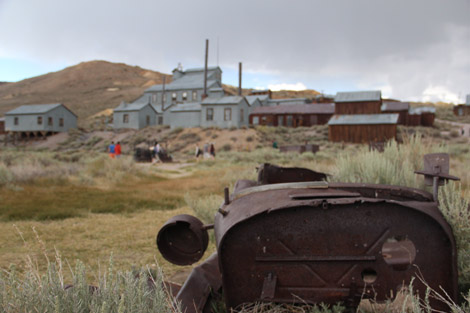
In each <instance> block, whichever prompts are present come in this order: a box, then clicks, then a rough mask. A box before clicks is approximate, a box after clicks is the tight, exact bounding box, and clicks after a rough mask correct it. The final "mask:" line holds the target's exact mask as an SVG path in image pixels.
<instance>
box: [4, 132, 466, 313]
mask: <svg viewBox="0 0 470 313" xmlns="http://www.w3.org/2000/svg"><path fill="white" fill-rule="evenodd" d="M413 131H414V130H413ZM202 132H205V133H207V130H201V133H200V136H202V135H201V134H202ZM185 133H188V132H182V131H181V132H179V133H178V134H176V135H178V136H180V135H182V134H185ZM194 133H195V132H194ZM400 133H401V134H400V137H401V140H403V142H404V143H403V144H401V145H396V144H395V143H391V144H390V145H389V146H388V147H387V149H386V151H385V152H384V153H378V152H374V151H372V152H369V151H368V148H367V147H364V146H360V145H342V144H332V143H328V142H327V141H326V140H325V133H324V128H312V129H297V130H289V129H284V128H279V129H274V128H269V127H262V128H259V129H257V130H256V135H255V136H256V142H263V143H264V144H263V145H261V144H259V143H258V144H257V145H258V147H257V148H256V149H252V151H243V150H244V149H241V150H242V151H234V150H232V149H228V151H225V152H223V151H221V152H219V153H218V155H217V158H216V159H215V160H206V161H201V162H195V160H193V159H191V158H190V157H189V155H190V153H187V152H184V151H182V154H181V158H183V157H186V160H185V161H184V163H179V164H176V165H174V166H173V167H165V166H162V165H149V164H135V163H134V162H133V161H132V160H131V159H130V157H123V158H121V159H119V160H110V159H109V158H108V157H107V156H106V155H104V154H100V153H97V152H93V153H90V152H88V153H87V154H86V155H85V154H83V155H82V154H80V151H75V152H73V153H68V154H65V153H61V152H57V151H56V152H48V151H27V150H26V151H23V150H22V151H17V150H7V151H2V152H1V153H0V232H1V233H2V236H0V268H3V269H5V270H7V269H8V268H10V266H11V264H15V267H16V269H17V270H18V271H19V273H24V272H28V271H29V270H30V269H31V264H34V267H35V270H36V271H37V272H38V273H45V272H46V271H47V270H48V267H50V264H51V262H50V260H54V259H55V255H56V251H58V252H59V253H60V255H61V259H62V260H63V262H64V264H70V265H71V267H72V268H74V267H75V264H76V262H77V260H80V261H82V262H83V264H84V265H83V266H84V267H85V268H86V277H87V280H88V281H89V282H90V283H94V284H96V285H99V284H100V283H101V282H100V280H101V279H100V277H101V276H100V273H102V272H103V270H104V269H106V268H107V267H108V264H109V258H110V256H111V255H112V257H113V266H114V268H115V269H116V270H118V271H123V274H122V275H124V276H125V275H126V274H125V273H126V271H129V270H130V269H131V268H136V269H140V268H142V267H144V266H148V268H149V269H151V270H158V269H160V268H161V269H162V270H163V272H164V274H165V277H171V276H173V275H174V274H175V273H177V272H179V271H187V270H189V269H190V268H191V267H176V266H174V265H171V264H170V263H168V262H166V261H165V260H163V259H162V257H161V256H160V254H159V253H158V251H157V249H156V246H155V236H156V233H157V231H158V229H159V228H160V227H161V226H162V225H163V223H164V222H165V221H166V220H167V219H168V218H170V217H171V216H173V215H176V214H182V213H187V214H193V215H196V216H198V217H199V218H201V219H202V220H204V221H205V222H207V223H209V222H210V220H211V217H212V216H213V215H214V212H215V210H216V209H217V207H218V205H219V204H220V202H221V199H222V198H221V196H222V195H223V188H224V187H225V186H229V187H230V188H231V189H232V188H233V184H234V183H235V181H236V180H238V179H243V178H245V179H246V178H248V179H254V178H255V177H256V171H255V167H256V166H257V165H258V164H260V163H264V162H269V163H273V164H279V165H284V166H300V167H307V168H311V169H314V170H317V171H322V172H326V173H329V174H330V175H331V176H330V177H331V178H330V180H332V181H362V182H372V183H385V184H387V183H389V184H401V185H407V186H412V187H419V188H423V179H422V177H420V176H417V175H415V174H413V171H414V170H416V169H421V168H422V156H423V154H425V153H429V152H448V153H450V155H451V174H454V175H457V176H459V177H461V178H462V182H461V183H460V184H457V185H452V186H449V187H448V188H450V189H448V190H447V191H446V192H447V193H448V194H449V196H448V197H446V199H453V200H452V202H451V203H450V205H447V206H446V208H448V209H447V211H446V212H447V213H446V212H445V214H446V216H447V217H448V218H449V219H451V221H450V222H451V225H452V226H453V227H454V231H455V232H456V236H458V240H457V241H458V243H459V249H460V251H463V252H462V253H460V259H459V266H460V268H459V269H460V279H461V282H465V283H468V282H470V266H469V265H468V264H470V255H469V254H468V252H467V253H465V251H468V250H469V249H470V245H469V242H470V241H469V240H468V238H470V226H469V223H470V222H469V220H468V218H467V217H468V216H467V217H465V216H462V212H461V211H459V210H462V208H464V207H466V205H468V203H466V202H463V203H460V202H458V201H460V200H459V199H462V198H461V197H462V196H463V197H464V198H466V199H468V198H470V197H469V195H470V193H469V192H470V176H469V175H470V174H468V173H469V171H468V169H469V168H468V167H469V164H470V156H469V153H468V148H467V145H468V143H467V142H466V143H465V144H464V143H463V141H462V139H461V138H458V137H455V138H454V137H450V138H444V137H442V136H441V134H440V132H439V130H437V131H436V129H424V130H423V136H424V137H423V138H422V139H421V137H419V138H418V137H413V136H411V137H410V136H409V135H408V134H409V133H411V131H410V130H409V129H406V128H403V129H401V131H400ZM214 134H217V132H216V130H212V131H211V134H210V136H214ZM176 135H175V136H176ZM250 136H252V135H250ZM192 137H193V136H188V135H186V138H192ZM175 138H176V137H175ZM293 138H295V141H296V142H303V141H304V140H309V141H311V142H319V143H320V144H321V145H322V147H321V150H320V152H318V153H317V154H311V153H305V154H302V155H298V154H281V153H280V152H279V151H277V150H273V149H271V148H269V146H270V143H271V142H272V141H274V140H275V141H278V142H279V143H280V144H282V143H289V142H292V141H293ZM245 140H246V139H245ZM248 141H249V142H251V141H252V140H248ZM232 143H233V141H232ZM70 156H72V157H70ZM426 188H429V187H426ZM451 195H452V197H453V198H452V197H451ZM455 203H460V206H459V207H458V209H457V210H456V209H454V208H455V207H457V206H456V205H455ZM442 206H443V207H444V205H442ZM466 218H467V219H466ZM213 251H214V245H213V243H210V244H209V249H208V251H207V252H206V254H207V255H208V254H209V253H212V252H213ZM204 258H205V257H203V259H204ZM48 259H49V262H48ZM31 260H32V261H31ZM63 277H64V278H63V279H64V280H65V281H73V279H74V275H73V274H72V273H71V272H70V271H64V273H63ZM0 285H1V284H0ZM0 287H1V286H0ZM0 289H1V288H0ZM64 301H65V300H64ZM113 301H114V300H113ZM116 301H117V300H116ZM64 303H65V302H64ZM115 305H117V306H119V301H118V303H117V304H115ZM111 311H112V310H111ZM252 311H255V310H252ZM11 312H14V311H11ZM257 312H258V311H257ZM259 312H261V311H259ZM319 312H320V311H319ZM325 312H327V311H325ZM413 312H415V311H413ZM416 312H418V311H416ZM457 312H458V311H457ZM462 312H463V311H462Z"/></svg>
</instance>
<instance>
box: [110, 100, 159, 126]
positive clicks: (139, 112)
mask: <svg viewBox="0 0 470 313" xmlns="http://www.w3.org/2000/svg"><path fill="white" fill-rule="evenodd" d="M162 123H163V118H162V115H161V114H159V113H158V112H157V110H156V109H155V107H154V106H153V105H151V104H150V100H149V98H148V97H147V96H142V97H141V98H139V99H137V100H136V101H134V102H133V103H126V102H124V101H122V102H121V104H120V105H119V106H118V107H117V108H115V109H114V113H113V125H114V128H115V129H122V128H133V129H142V128H145V127H147V126H153V125H157V124H162Z"/></svg>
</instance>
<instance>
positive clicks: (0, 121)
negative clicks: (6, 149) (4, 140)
mask: <svg viewBox="0 0 470 313" xmlns="http://www.w3.org/2000/svg"><path fill="white" fill-rule="evenodd" d="M4 133H5V118H4V117H0V135H1V134H4Z"/></svg>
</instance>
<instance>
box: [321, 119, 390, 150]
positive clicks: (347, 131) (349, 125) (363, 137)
mask: <svg viewBox="0 0 470 313" xmlns="http://www.w3.org/2000/svg"><path fill="white" fill-rule="evenodd" d="M398 117H399V115H398V114H356V115H353V114H346V115H334V116H333V117H332V118H331V119H330V121H329V122H328V137H329V140H330V141H333V142H352V143H370V142H384V141H387V140H390V139H396V136H397V122H398Z"/></svg>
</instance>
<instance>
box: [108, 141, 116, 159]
mask: <svg viewBox="0 0 470 313" xmlns="http://www.w3.org/2000/svg"><path fill="white" fill-rule="evenodd" d="M108 153H109V157H110V158H111V159H114V156H115V154H116V146H115V145H114V141H111V144H110V145H109V146H108Z"/></svg>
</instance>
